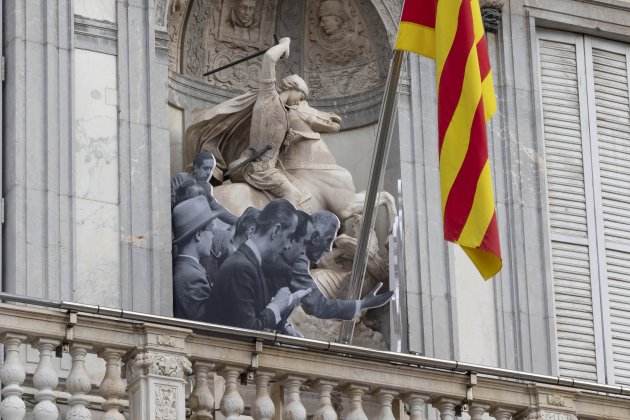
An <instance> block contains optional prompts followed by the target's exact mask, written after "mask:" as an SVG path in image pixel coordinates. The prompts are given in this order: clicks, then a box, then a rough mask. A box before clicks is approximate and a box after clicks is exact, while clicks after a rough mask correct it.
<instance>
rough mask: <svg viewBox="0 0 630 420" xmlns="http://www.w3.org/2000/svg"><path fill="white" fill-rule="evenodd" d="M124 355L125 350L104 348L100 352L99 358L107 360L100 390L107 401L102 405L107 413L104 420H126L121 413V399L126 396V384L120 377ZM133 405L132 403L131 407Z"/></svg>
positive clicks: (122, 403)
mask: <svg viewBox="0 0 630 420" xmlns="http://www.w3.org/2000/svg"><path fill="white" fill-rule="evenodd" d="M124 354H125V351H124V350H121V349H116V348H104V349H103V350H101V351H100V352H99V357H101V358H102V359H105V376H104V377H103V381H102V382H101V386H100V390H101V395H102V396H103V398H104V399H105V401H104V402H103V404H102V407H103V411H105V414H104V415H103V418H104V419H107V420H125V416H123V415H122V413H121V412H120V411H121V410H122V408H123V406H124V402H123V401H122V400H121V398H122V396H123V395H125V382H124V381H123V380H122V377H121V376H120V360H121V359H122V356H123V355H124ZM131 405H132V404H131V402H130V403H129V406H130V407H131Z"/></svg>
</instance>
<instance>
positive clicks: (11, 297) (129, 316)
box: [0, 292, 630, 396]
mask: <svg viewBox="0 0 630 420" xmlns="http://www.w3.org/2000/svg"><path fill="white" fill-rule="evenodd" d="M0 300H3V301H6V302H16V303H25V304H29V305H36V306H43V307H47V308H55V309H61V310H66V311H72V312H83V313H87V314H91V315H96V316H106V317H114V318H120V319H123V320H128V321H142V322H151V323H158V324H165V325H170V326H175V327H182V328H190V329H192V330H195V331H203V332H206V333H211V334H217V335H221V336H222V337H225V336H230V337H233V338H237V339H241V340H242V339H248V340H264V341H268V342H272V343H274V344H277V345H280V346H282V345H286V346H291V347H292V348H295V347H301V348H304V349H308V350H315V351H320V352H327V353H335V354H337V355H343V356H348V357H354V358H361V359H364V360H369V361H375V362H387V363H395V364H399V365H406V366H410V367H418V368H432V369H439V370H446V371H451V372H459V373H464V374H468V373H471V372H474V373H476V374H478V375H488V376H494V377H497V378H503V379H512V380H520V381H529V382H536V383H541V384H547V385H557V386H561V387H568V388H573V389H578V390H583V391H592V392H600V393H605V394H612V395H623V396H630V388H624V387H623V386H618V385H605V384H598V383H594V382H588V381H582V380H579V379H574V378H567V377H562V376H551V375H540V374H536V373H528V372H521V371H516V370H509V369H501V368H496V367H491V366H483V365H477V364H474V363H465V362H459V361H456V360H444V359H436V358H432V357H425V356H420V355H415V354H405V353H395V352H391V351H383V350H373V349H368V348H364V347H357V346H352V345H348V344H340V343H334V342H330V341H321V340H312V339H308V338H299V337H291V336H287V335H283V334H278V333H275V332H267V331H253V330H248V329H244V328H235V327H228V326H225V325H216V324H209V323H205V322H198V321H189V320H185V319H179V318H171V317H165V316H160V315H152V314H147V313H143V312H134V311H127V310H123V309H116V308H108V307H105V306H100V305H90V304H84V303H76V302H68V301H55V300H50V299H44V298H35V297H29V296H21V295H15V294H11V293H5V292H0Z"/></svg>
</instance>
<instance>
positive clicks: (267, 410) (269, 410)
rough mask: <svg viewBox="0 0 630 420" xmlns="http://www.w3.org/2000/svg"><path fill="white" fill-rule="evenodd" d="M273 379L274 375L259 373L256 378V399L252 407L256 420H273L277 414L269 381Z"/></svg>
mask: <svg viewBox="0 0 630 420" xmlns="http://www.w3.org/2000/svg"><path fill="white" fill-rule="evenodd" d="M271 378H273V373H271V372H265V371H261V370H259V371H257V372H256V376H255V377H254V382H256V399H255V400H254V405H253V406H252V417H253V418H254V420H271V419H273V416H274V415H275V414H276V407H275V406H274V404H273V401H272V400H271V397H270V396H269V381H270V380H271Z"/></svg>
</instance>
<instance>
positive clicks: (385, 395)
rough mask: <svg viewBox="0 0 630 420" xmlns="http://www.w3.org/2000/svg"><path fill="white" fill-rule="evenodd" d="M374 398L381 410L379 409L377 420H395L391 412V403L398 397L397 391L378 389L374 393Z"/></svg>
mask: <svg viewBox="0 0 630 420" xmlns="http://www.w3.org/2000/svg"><path fill="white" fill-rule="evenodd" d="M373 395H374V397H375V398H376V399H377V400H378V402H379V404H380V406H381V408H380V409H379V413H378V419H379V420H395V419H396V417H394V412H393V411H392V402H393V401H394V398H396V396H397V395H398V391H395V390H393V389H387V388H379V389H377V390H376V391H375V392H374V394H373Z"/></svg>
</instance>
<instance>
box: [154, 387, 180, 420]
mask: <svg viewBox="0 0 630 420" xmlns="http://www.w3.org/2000/svg"><path fill="white" fill-rule="evenodd" d="M154 401H155V420H176V419H177V388H176V387H174V386H168V385H156V387H155V399H154Z"/></svg>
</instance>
